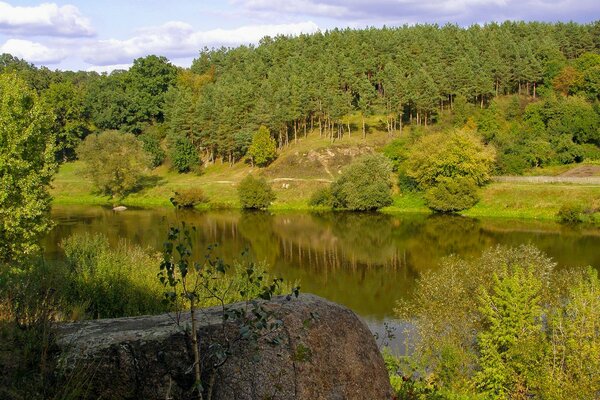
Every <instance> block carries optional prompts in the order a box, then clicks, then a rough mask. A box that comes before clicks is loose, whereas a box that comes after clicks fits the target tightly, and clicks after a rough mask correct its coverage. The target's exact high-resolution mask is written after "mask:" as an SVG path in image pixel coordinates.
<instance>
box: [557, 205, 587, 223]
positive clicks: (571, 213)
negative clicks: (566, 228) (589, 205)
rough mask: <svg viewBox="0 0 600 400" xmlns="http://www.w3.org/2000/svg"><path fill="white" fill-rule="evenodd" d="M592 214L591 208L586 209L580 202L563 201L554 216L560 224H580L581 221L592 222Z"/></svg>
mask: <svg viewBox="0 0 600 400" xmlns="http://www.w3.org/2000/svg"><path fill="white" fill-rule="evenodd" d="M593 214H594V210H593V209H586V208H585V207H584V206H582V205H581V204H576V203H565V204H563V205H562V206H561V207H560V209H559V210H558V212H557V213H556V217H557V218H558V221H559V222H560V223H562V224H580V223H582V222H587V223H591V222H594V215H593Z"/></svg>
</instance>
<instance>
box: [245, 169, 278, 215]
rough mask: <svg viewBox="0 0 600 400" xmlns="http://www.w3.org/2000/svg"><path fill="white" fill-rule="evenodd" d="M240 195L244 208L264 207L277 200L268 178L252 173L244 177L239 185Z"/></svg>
mask: <svg viewBox="0 0 600 400" xmlns="http://www.w3.org/2000/svg"><path fill="white" fill-rule="evenodd" d="M238 196H239V198H240V205H241V206H242V208H252V209H264V208H268V207H269V206H270V205H271V203H272V202H273V200H275V193H273V189H271V186H270V185H269V184H268V183H267V180H266V179H265V178H255V177H254V176H252V175H248V176H246V177H245V178H244V179H242V181H241V182H240V184H239V186H238Z"/></svg>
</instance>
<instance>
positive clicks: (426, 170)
mask: <svg viewBox="0 0 600 400" xmlns="http://www.w3.org/2000/svg"><path fill="white" fill-rule="evenodd" d="M494 161H495V151H494V149H493V148H491V147H488V146H485V145H484V144H483V143H482V142H481V139H479V138H478V137H477V136H476V135H475V134H474V133H472V132H468V131H464V130H463V131H454V132H451V133H450V134H432V135H427V136H424V137H422V138H421V139H420V140H419V141H418V142H417V143H415V145H414V146H413V147H412V148H411V150H410V153H409V156H408V159H407V160H406V162H405V165H406V167H405V168H406V175H407V176H408V177H409V178H410V179H412V181H413V182H414V185H415V186H417V187H418V188H420V189H421V190H424V191H425V200H426V202H427V206H428V207H429V208H431V209H432V210H434V211H437V212H456V211H461V210H465V209H467V208H470V207H472V206H474V205H475V204H476V203H477V201H478V200H479V198H478V195H477V187H478V186H482V185H484V184H485V183H486V182H488V181H489V180H490V177H491V172H492V168H493V165H494ZM400 176H401V177H403V175H402V174H401V175H400ZM404 180H405V181H408V182H407V183H404V184H403V186H408V187H409V188H410V180H407V179H406V178H404Z"/></svg>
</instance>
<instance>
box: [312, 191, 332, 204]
mask: <svg viewBox="0 0 600 400" xmlns="http://www.w3.org/2000/svg"><path fill="white" fill-rule="evenodd" d="M308 205H309V206H311V207H333V194H332V193H331V188H329V187H324V188H321V189H318V190H316V191H315V192H314V193H313V194H312V195H311V196H310V199H309V200H308Z"/></svg>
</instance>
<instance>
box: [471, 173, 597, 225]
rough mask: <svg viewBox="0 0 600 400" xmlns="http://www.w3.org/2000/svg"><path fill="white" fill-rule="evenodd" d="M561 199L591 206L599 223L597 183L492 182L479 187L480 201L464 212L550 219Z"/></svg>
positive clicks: (552, 218) (559, 205)
mask: <svg viewBox="0 0 600 400" xmlns="http://www.w3.org/2000/svg"><path fill="white" fill-rule="evenodd" d="M565 203H568V204H581V205H583V206H584V207H585V208H591V209H595V210H596V212H595V214H596V220H597V223H600V186H598V185H574V184H552V183H550V184H532V183H512V182H511V183H493V184H490V185H489V186H487V187H486V188H484V189H483V190H482V191H481V200H480V202H479V203H478V204H477V205H475V207H473V208H471V209H470V210H468V211H466V212H464V215H466V216H469V217H507V218H527V219H545V220H554V219H556V213H557V212H558V210H559V209H560V207H561V206H562V205H563V204H565Z"/></svg>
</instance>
